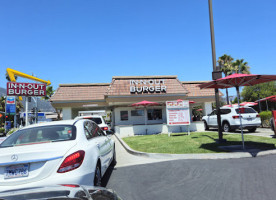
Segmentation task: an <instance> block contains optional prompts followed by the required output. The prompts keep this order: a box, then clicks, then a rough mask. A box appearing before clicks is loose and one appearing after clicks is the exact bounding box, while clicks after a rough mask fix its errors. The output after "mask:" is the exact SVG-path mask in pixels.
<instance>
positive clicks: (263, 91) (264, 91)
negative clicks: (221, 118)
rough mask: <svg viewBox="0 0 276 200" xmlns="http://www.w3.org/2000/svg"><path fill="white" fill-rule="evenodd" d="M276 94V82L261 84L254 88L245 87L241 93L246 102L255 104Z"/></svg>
mask: <svg viewBox="0 0 276 200" xmlns="http://www.w3.org/2000/svg"><path fill="white" fill-rule="evenodd" d="M275 94H276V81H272V82H267V83H261V84H257V85H254V86H245V87H244V88H243V90H242V92H241V96H242V97H243V99H244V101H249V102H251V101H252V102H254V101H256V100H258V99H259V97H258V95H260V99H262V98H265V97H269V96H272V95H275Z"/></svg>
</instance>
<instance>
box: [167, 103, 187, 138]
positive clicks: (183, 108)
mask: <svg viewBox="0 0 276 200" xmlns="http://www.w3.org/2000/svg"><path fill="white" fill-rule="evenodd" d="M166 109H167V125H168V126H176V125H178V126H179V125H180V126H181V125H186V126H188V134H189V135H190V109H189V101H167V102H166ZM169 136H170V131H169Z"/></svg>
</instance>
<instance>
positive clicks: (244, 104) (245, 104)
mask: <svg viewBox="0 0 276 200" xmlns="http://www.w3.org/2000/svg"><path fill="white" fill-rule="evenodd" d="M240 105H241V106H256V105H258V104H257V103H255V102H242V103H241V104H240Z"/></svg>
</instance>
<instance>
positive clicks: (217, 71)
mask: <svg viewBox="0 0 276 200" xmlns="http://www.w3.org/2000/svg"><path fill="white" fill-rule="evenodd" d="M208 3H209V20H210V32H211V43H212V61H213V73H212V78H213V80H216V79H219V78H221V77H222V73H221V71H220V69H219V68H217V66H216V63H217V60H216V48H215V34H214V21H213V7H212V0H208ZM215 95H216V110H217V123H218V135H219V140H218V142H219V143H222V142H225V141H226V140H223V134H222V127H221V116H220V102H219V90H218V89H217V88H216V89H215Z"/></svg>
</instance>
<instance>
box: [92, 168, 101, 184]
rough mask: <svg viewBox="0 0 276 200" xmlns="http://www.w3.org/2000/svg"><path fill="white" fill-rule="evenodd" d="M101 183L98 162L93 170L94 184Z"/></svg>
mask: <svg viewBox="0 0 276 200" xmlns="http://www.w3.org/2000/svg"><path fill="white" fill-rule="evenodd" d="M101 184H102V176H101V169H100V166H99V164H98V165H97V167H96V170H95V176H94V186H101Z"/></svg>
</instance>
